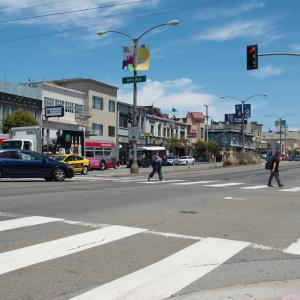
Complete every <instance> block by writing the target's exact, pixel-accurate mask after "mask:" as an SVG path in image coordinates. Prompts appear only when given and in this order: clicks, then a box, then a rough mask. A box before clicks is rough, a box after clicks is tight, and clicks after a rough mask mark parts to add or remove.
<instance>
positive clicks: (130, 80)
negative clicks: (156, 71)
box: [122, 76, 146, 84]
mask: <svg viewBox="0 0 300 300" xmlns="http://www.w3.org/2000/svg"><path fill="white" fill-rule="evenodd" d="M139 82H146V76H135V77H123V78H122V83H123V84H128V83H139Z"/></svg>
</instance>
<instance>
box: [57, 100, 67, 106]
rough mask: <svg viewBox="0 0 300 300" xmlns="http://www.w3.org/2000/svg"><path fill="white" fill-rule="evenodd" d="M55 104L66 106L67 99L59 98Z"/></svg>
mask: <svg viewBox="0 0 300 300" xmlns="http://www.w3.org/2000/svg"><path fill="white" fill-rule="evenodd" d="M55 105H56V106H62V107H65V101H63V100H59V99H55Z"/></svg>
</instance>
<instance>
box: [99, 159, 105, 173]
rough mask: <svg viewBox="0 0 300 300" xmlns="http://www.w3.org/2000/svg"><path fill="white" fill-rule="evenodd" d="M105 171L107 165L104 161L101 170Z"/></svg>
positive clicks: (101, 163)
mask: <svg viewBox="0 0 300 300" xmlns="http://www.w3.org/2000/svg"><path fill="white" fill-rule="evenodd" d="M105 169H106V163H105V161H104V160H102V161H101V162H100V170H101V171H103V170H105Z"/></svg>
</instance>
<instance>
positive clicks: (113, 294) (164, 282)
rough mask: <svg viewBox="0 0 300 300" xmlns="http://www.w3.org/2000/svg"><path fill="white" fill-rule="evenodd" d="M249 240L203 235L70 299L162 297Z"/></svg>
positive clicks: (243, 245) (125, 299)
mask: <svg viewBox="0 0 300 300" xmlns="http://www.w3.org/2000/svg"><path fill="white" fill-rule="evenodd" d="M248 245H249V243H247V242H239V241H232V240H224V239H215V238H206V239H204V240H203V241H200V242H197V243H195V244H193V245H191V246H189V247H187V248H184V249H183V250H181V251H179V252H177V253H175V254H173V255H171V256H169V257H167V258H165V259H163V260H161V261H158V262H156V263H154V264H152V265H150V266H147V267H145V268H143V269H140V270H138V271H136V272H134V273H131V274H128V275H126V276H124V277H121V278H118V279H116V280H114V281H111V282H109V283H106V284H104V285H101V286H99V287H98V288H95V289H92V290H90V291H88V292H86V293H83V294H81V295H78V296H75V297H73V298H71V300H93V299H95V300H98V299H105V300H117V299H122V300H136V299H143V300H161V299H166V298H169V297H171V296H172V295H173V294H175V293H177V292H179V291H180V290H182V289H183V288H184V287H186V286H188V285H189V284H191V283H192V282H194V281H196V280H198V279H200V278H201V277H203V276H204V275H206V274H207V273H209V272H211V271H212V270H214V269H215V268H217V267H219V266H220V265H221V264H223V263H224V262H225V261H227V260H228V259H230V258H231V257H232V256H234V255H235V254H237V253H238V252H240V251H242V250H243V249H245V248H246V247H247V246H248Z"/></svg>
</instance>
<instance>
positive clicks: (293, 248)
mask: <svg viewBox="0 0 300 300" xmlns="http://www.w3.org/2000/svg"><path fill="white" fill-rule="evenodd" d="M283 252H285V253H291V254H297V255H300V239H299V240H298V241H297V242H295V243H292V244H291V245H290V246H289V247H287V248H286V249H284V250H283Z"/></svg>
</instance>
